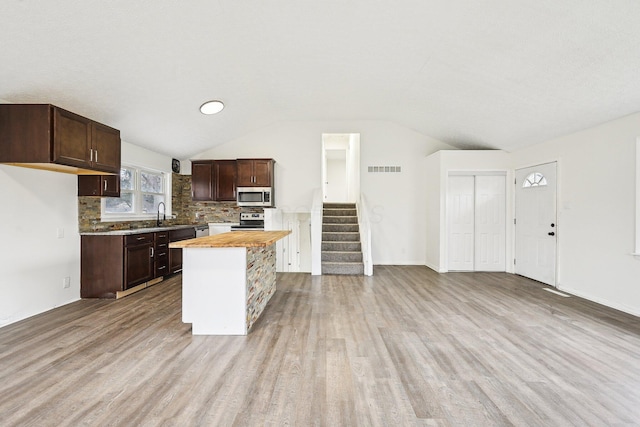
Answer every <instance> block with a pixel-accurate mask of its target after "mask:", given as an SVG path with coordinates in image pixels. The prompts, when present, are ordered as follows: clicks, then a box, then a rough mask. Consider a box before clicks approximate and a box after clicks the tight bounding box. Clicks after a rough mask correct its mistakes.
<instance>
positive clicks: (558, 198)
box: [507, 157, 562, 289]
mask: <svg viewBox="0 0 640 427" xmlns="http://www.w3.org/2000/svg"><path fill="white" fill-rule="evenodd" d="M551 163H555V164H556V227H557V229H556V230H560V229H561V227H562V217H561V212H560V202H561V200H562V197H561V192H562V187H561V185H560V184H561V177H560V157H558V158H556V159H555V160H549V161H546V162H540V163H534V164H530V165H529V166H519V167H517V168H515V169H514V170H513V206H512V212H513V215H512V218H513V219H516V220H517V218H516V192H517V186H518V183H517V182H516V176H517V174H518V171H519V170H521V169H528V168H533V167H536V166H542V165H548V164H551ZM511 229H512V230H513V235H512V236H513V240H512V242H513V246H512V247H513V256H512V257H511V262H513V260H514V259H515V257H516V244H517V242H516V224H515V223H514V221H511ZM561 236H562V234H561V233H559V232H557V233H556V271H555V281H554V283H553V285H550V286H553V287H554V288H556V289H560V288H559V287H558V286H559V285H558V283H560V280H561V277H560V274H561V270H560V239H561ZM507 265H508V263H507ZM512 266H513V270H512V271H513V273H514V274H517V273H516V268H515V265H513V264H512Z"/></svg>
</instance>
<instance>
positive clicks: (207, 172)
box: [191, 160, 215, 201]
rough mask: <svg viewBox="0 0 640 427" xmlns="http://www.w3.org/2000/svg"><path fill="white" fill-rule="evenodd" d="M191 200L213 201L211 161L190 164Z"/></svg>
mask: <svg viewBox="0 0 640 427" xmlns="http://www.w3.org/2000/svg"><path fill="white" fill-rule="evenodd" d="M191 198H192V199H193V200H195V201H212V200H215V194H214V186H213V160H205V161H194V162H192V163H191Z"/></svg>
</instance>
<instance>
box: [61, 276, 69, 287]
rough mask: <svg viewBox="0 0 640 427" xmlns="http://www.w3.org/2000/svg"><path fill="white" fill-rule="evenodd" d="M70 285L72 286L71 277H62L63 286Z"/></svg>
mask: <svg viewBox="0 0 640 427" xmlns="http://www.w3.org/2000/svg"><path fill="white" fill-rule="evenodd" d="M69 286H71V277H69V276H67V277H65V278H64V279H62V287H63V288H64V289H66V288H68V287H69Z"/></svg>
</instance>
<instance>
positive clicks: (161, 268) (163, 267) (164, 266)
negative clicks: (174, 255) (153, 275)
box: [158, 265, 167, 270]
mask: <svg viewBox="0 0 640 427" xmlns="http://www.w3.org/2000/svg"><path fill="white" fill-rule="evenodd" d="M165 268H167V266H166V265H163V266H162V267H158V270H163V269H165Z"/></svg>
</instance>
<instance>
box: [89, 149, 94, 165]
mask: <svg viewBox="0 0 640 427" xmlns="http://www.w3.org/2000/svg"><path fill="white" fill-rule="evenodd" d="M89 161H90V162H93V148H90V149H89Z"/></svg>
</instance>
